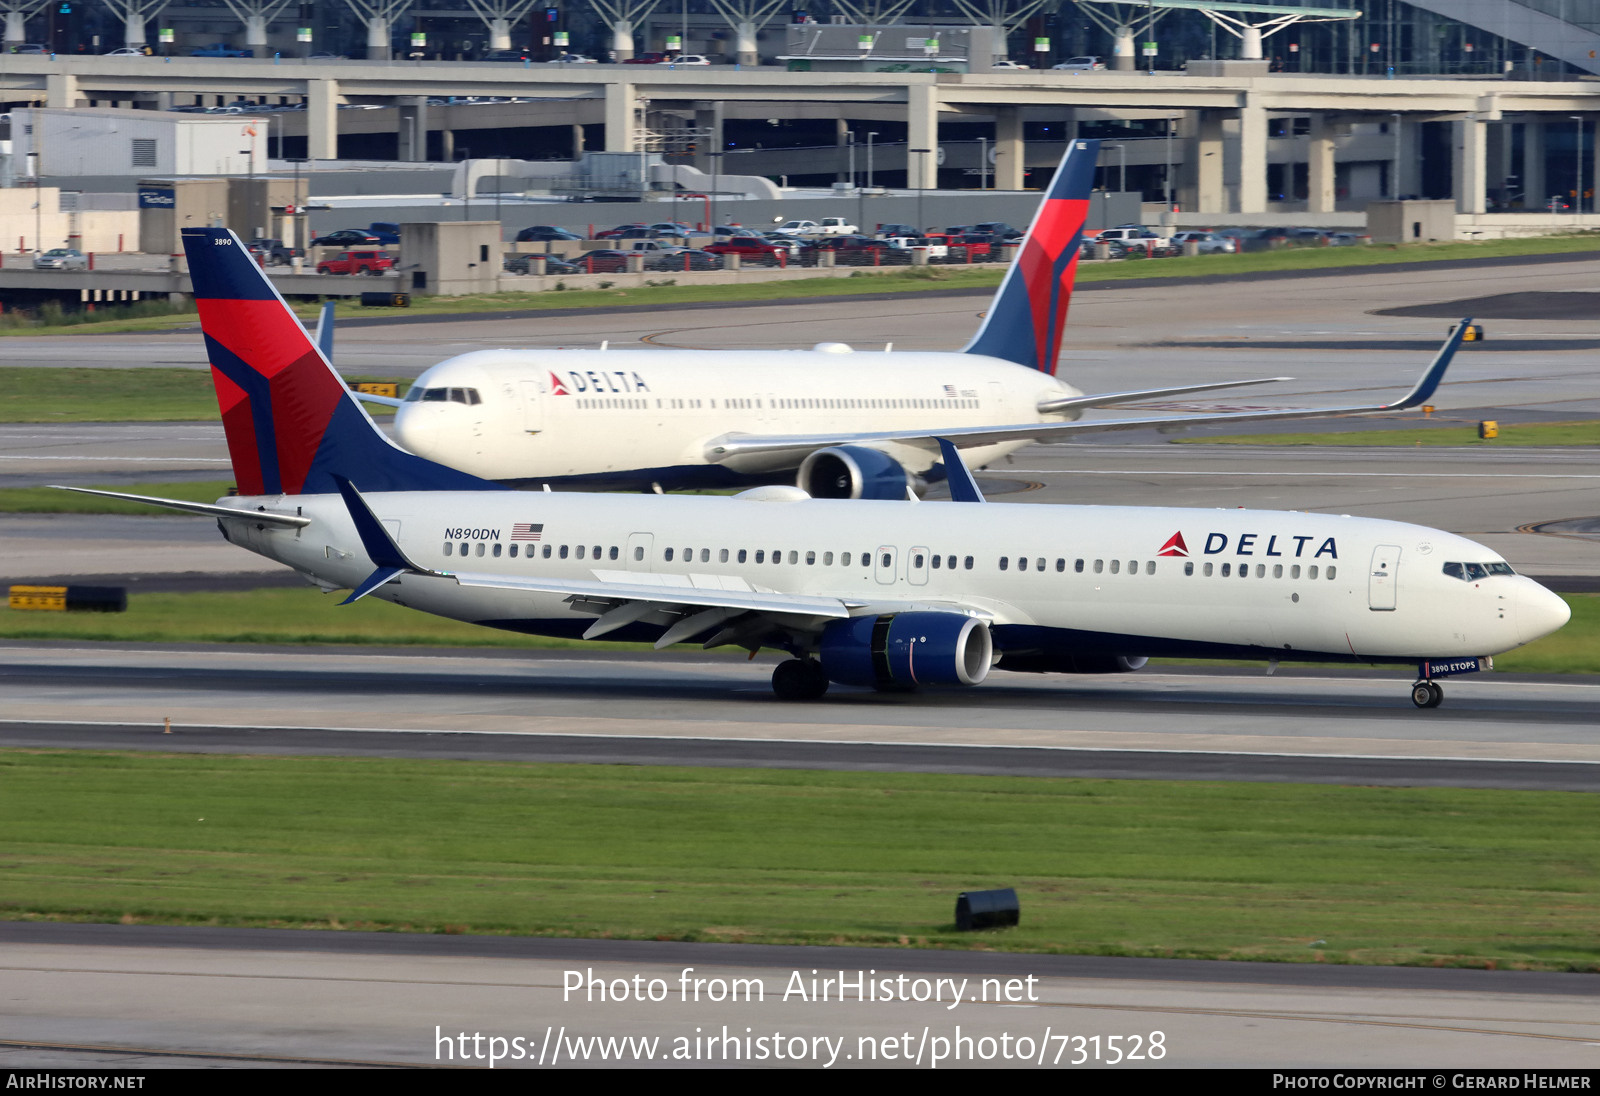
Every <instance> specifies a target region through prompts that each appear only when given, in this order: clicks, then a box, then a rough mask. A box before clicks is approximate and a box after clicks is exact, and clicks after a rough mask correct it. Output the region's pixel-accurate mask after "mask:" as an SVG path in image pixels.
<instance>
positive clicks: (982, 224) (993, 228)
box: [967, 221, 1027, 240]
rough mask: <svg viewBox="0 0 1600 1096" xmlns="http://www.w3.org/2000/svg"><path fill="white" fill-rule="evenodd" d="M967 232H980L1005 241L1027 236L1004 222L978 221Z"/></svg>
mask: <svg viewBox="0 0 1600 1096" xmlns="http://www.w3.org/2000/svg"><path fill="white" fill-rule="evenodd" d="M967 231H969V232H981V233H984V234H985V235H988V236H999V237H1000V238H1001V239H1005V240H1020V239H1022V237H1023V236H1025V235H1027V233H1025V232H1023V231H1022V230H1021V229H1020V228H1012V227H1011V226H1010V225H1008V224H1006V223H1005V222H1004V221H979V222H978V223H977V224H975V225H973V226H972V227H971V228H970V229H968V230H967Z"/></svg>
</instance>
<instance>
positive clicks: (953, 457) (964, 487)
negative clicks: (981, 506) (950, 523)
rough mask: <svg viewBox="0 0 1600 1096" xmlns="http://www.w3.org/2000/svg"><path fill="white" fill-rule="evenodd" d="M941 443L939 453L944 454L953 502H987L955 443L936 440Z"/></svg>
mask: <svg viewBox="0 0 1600 1096" xmlns="http://www.w3.org/2000/svg"><path fill="white" fill-rule="evenodd" d="M933 440H934V441H936V442H938V443H939V451H940V452H941V453H943V454H944V474H945V479H946V480H947V481H948V482H949V484H950V500H951V501H952V502H985V501H987V500H986V499H985V498H984V497H983V492H982V491H980V490H978V481H977V480H975V479H973V478H972V472H971V470H969V469H968V468H967V462H966V461H964V460H962V459H961V450H959V449H957V448H956V445H955V442H953V441H951V440H950V439H949V438H934V439H933Z"/></svg>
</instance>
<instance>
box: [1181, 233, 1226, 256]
mask: <svg viewBox="0 0 1600 1096" xmlns="http://www.w3.org/2000/svg"><path fill="white" fill-rule="evenodd" d="M1186 243H1193V244H1194V245H1195V246H1196V247H1198V248H1199V249H1200V254H1202V255H1232V254H1234V253H1235V252H1236V251H1238V250H1239V241H1238V240H1235V239H1234V238H1233V237H1232V236H1219V235H1217V234H1216V233H1215V232H1193V231H1191V232H1178V233H1174V234H1173V237H1172V246H1173V247H1176V248H1179V249H1181V248H1182V247H1183V245H1184V244H1186Z"/></svg>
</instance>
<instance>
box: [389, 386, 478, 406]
mask: <svg viewBox="0 0 1600 1096" xmlns="http://www.w3.org/2000/svg"><path fill="white" fill-rule="evenodd" d="M418 400H421V401H423V402H425V403H464V404H468V405H469V406H475V405H477V404H480V403H482V402H483V399H482V398H481V397H480V396H479V395H478V390H477V389H476V388H413V389H412V390H411V391H409V392H407V393H406V402H407V403H415V402H417V401H418Z"/></svg>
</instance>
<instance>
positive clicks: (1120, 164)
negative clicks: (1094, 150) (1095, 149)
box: [1100, 143, 1128, 193]
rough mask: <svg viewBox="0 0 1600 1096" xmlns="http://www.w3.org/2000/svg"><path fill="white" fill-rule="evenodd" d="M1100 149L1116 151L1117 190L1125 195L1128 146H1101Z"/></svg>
mask: <svg viewBox="0 0 1600 1096" xmlns="http://www.w3.org/2000/svg"><path fill="white" fill-rule="evenodd" d="M1100 147H1101V148H1114V149H1116V150H1117V170H1118V171H1119V172H1120V173H1121V178H1120V180H1119V181H1118V183H1117V190H1118V191H1119V192H1123V193H1126V191H1127V189H1128V146H1127V145H1124V144H1120V143H1119V144H1115V145H1102V146H1100Z"/></svg>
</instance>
